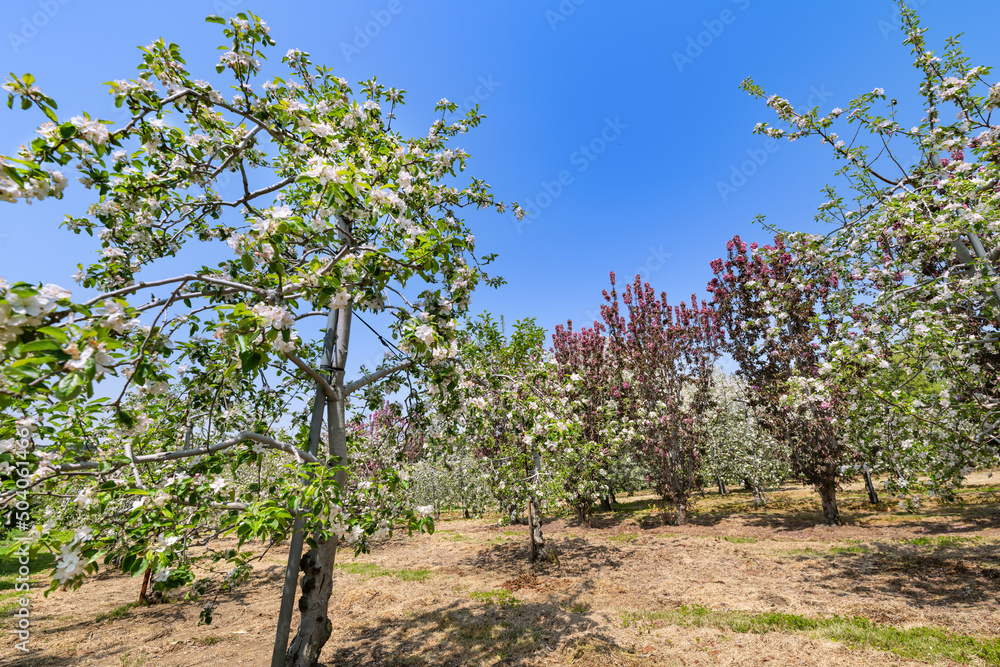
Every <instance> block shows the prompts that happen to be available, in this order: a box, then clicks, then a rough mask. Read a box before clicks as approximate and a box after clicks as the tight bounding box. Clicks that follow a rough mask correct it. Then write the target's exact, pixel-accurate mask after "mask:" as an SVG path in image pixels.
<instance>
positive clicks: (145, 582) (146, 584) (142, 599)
mask: <svg viewBox="0 0 1000 667" xmlns="http://www.w3.org/2000/svg"><path fill="white" fill-rule="evenodd" d="M152 573H153V568H151V567H147V568H146V573H145V574H143V575H142V590H140V591H139V604H145V602H146V590H147V589H148V588H149V575H150V574H152Z"/></svg>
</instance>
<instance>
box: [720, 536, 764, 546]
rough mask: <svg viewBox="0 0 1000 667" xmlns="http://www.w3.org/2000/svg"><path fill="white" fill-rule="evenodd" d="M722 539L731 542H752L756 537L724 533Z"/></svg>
mask: <svg viewBox="0 0 1000 667" xmlns="http://www.w3.org/2000/svg"><path fill="white" fill-rule="evenodd" d="M722 539H724V540H725V541H726V542H732V543H733V544H753V543H754V542H756V541H757V538H756V537H740V536H738V535H724V536H723V537H722Z"/></svg>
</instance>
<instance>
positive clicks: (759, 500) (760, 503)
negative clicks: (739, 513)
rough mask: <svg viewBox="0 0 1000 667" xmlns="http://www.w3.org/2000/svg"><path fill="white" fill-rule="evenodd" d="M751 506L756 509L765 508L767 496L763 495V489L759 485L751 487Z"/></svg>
mask: <svg viewBox="0 0 1000 667" xmlns="http://www.w3.org/2000/svg"><path fill="white" fill-rule="evenodd" d="M753 504H754V505H755V506H757V507H766V506H767V496H765V495H764V487H763V486H761V485H760V484H754V486H753Z"/></svg>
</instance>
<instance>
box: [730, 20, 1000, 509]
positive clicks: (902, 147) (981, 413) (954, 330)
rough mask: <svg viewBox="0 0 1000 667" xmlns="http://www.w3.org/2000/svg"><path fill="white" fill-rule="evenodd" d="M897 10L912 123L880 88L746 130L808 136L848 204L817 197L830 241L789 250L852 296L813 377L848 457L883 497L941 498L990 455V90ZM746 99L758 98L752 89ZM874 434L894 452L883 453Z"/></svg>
mask: <svg viewBox="0 0 1000 667" xmlns="http://www.w3.org/2000/svg"><path fill="white" fill-rule="evenodd" d="M899 4H900V15H901V17H902V30H903V34H902V36H903V43H904V44H906V45H909V47H910V49H911V52H912V57H913V66H914V67H915V69H916V70H917V73H918V74H919V77H920V81H921V82H920V87H919V91H918V94H919V98H918V99H919V104H920V106H922V117H921V114H920V113H917V110H916V109H915V108H911V105H909V104H906V99H905V98H903V97H902V95H900V96H899V97H892V96H889V95H887V94H886V92H885V91H884V90H883V89H881V88H878V89H875V90H874V91H872V92H869V93H865V94H863V95H860V96H859V97H857V98H856V99H854V100H852V101H851V102H850V103H849V105H848V106H847V108H846V109H840V108H836V109H833V110H832V111H830V112H826V113H824V112H822V111H821V110H820V109H819V108H814V109H811V110H802V109H795V108H794V107H793V106H792V105H791V104H790V103H789V102H788V101H787V100H785V99H783V98H781V97H779V96H776V95H772V96H769V97H767V104H768V106H770V107H771V108H772V109H773V110H774V111H775V112H776V113H777V116H778V119H779V121H780V122H781V125H783V127H772V126H771V125H770V124H768V123H760V124H758V126H757V128H756V130H755V131H756V132H758V133H762V134H767V135H768V136H771V137H787V138H788V139H789V140H797V139H801V138H804V137H815V138H817V139H818V140H820V141H821V142H822V143H823V144H826V145H828V146H829V147H830V150H831V151H832V154H833V156H834V158H835V159H836V160H837V161H838V162H839V164H840V166H839V168H838V170H837V172H836V175H837V176H842V177H844V178H845V180H846V181H847V182H848V184H849V187H850V193H849V194H847V193H844V194H841V193H840V192H839V191H838V190H837V189H836V188H834V187H832V186H831V187H828V188H826V192H825V194H826V199H827V201H826V202H825V203H824V204H823V205H822V206H821V207H820V210H819V213H818V215H817V219H818V220H820V221H822V222H825V223H828V224H829V225H830V226H831V229H830V231H829V233H828V234H826V235H825V236H818V235H811V234H797V235H791V234H790V235H788V238H789V241H790V242H791V241H792V240H793V238H794V242H795V243H797V244H801V248H802V251H803V252H805V253H807V254H808V255H809V256H811V257H815V258H817V261H819V262H822V263H824V264H826V265H828V266H830V267H832V270H833V271H835V272H836V274H837V275H838V276H839V277H840V278H841V280H842V281H843V285H842V287H841V291H844V292H845V293H847V294H849V295H851V298H850V299H847V300H843V301H841V306H840V307H838V309H837V312H836V313H834V314H833V317H834V318H836V319H838V320H840V321H848V320H850V325H851V328H850V332H849V334H850V335H844V336H841V337H840V338H839V340H838V341H837V342H836V343H834V344H833V346H832V348H831V349H830V354H829V355H828V358H827V360H826V363H825V364H822V365H821V367H820V373H821V375H822V377H823V382H824V383H825V384H827V385H829V386H831V387H833V386H838V387H839V388H840V395H841V396H842V397H843V398H842V400H845V401H846V403H845V409H844V414H845V415H846V419H851V420H854V422H855V423H853V424H846V425H847V426H850V428H851V430H852V431H853V432H854V433H855V434H856V436H857V437H858V438H859V439H860V444H861V445H862V446H864V447H866V448H867V449H868V450H870V451H874V450H876V449H879V448H880V447H881V452H882V455H884V456H888V457H889V458H890V459H892V461H893V468H894V469H895V474H894V475H893V483H894V484H895V483H897V482H898V483H900V484H902V485H904V486H905V485H906V484H907V483H910V485H911V488H913V487H916V486H918V485H922V484H923V483H922V482H920V481H919V478H920V477H921V476H923V475H926V477H927V479H928V480H929V483H928V486H929V487H930V489H931V490H932V491H935V492H940V493H945V494H948V493H950V490H951V489H953V488H954V486H955V485H957V484H959V483H960V482H961V480H962V479H963V477H964V475H965V474H966V473H967V472H968V471H969V470H970V469H971V468H972V467H975V466H978V465H988V464H990V463H991V462H992V463H993V464H995V463H996V460H997V458H996V457H997V454H998V447H997V443H998V437H997V434H998V431H1000V394H998V389H997V388H998V387H1000V352H998V350H1000V348H998V344H1000V340H998V336H997V331H998V326H1000V279H998V272H997V271H998V262H1000V215H998V213H997V204H998V197H1000V185H998V184H1000V144H998V139H1000V127H998V126H997V125H995V124H993V115H994V114H995V112H996V109H997V108H998V107H1000V84H998V83H996V82H995V81H991V77H990V75H991V69H990V68H989V67H983V66H973V65H972V64H971V63H970V62H969V60H968V58H966V57H965V56H964V54H963V53H962V50H961V48H960V45H959V42H958V40H957V38H950V39H949V40H948V41H947V43H946V45H945V49H944V50H943V51H942V52H941V54H940V55H935V53H934V52H933V51H932V50H931V49H930V47H929V45H928V43H927V40H926V38H925V32H926V30H925V29H924V28H921V27H920V23H919V19H918V17H917V14H916V13H915V12H914V11H913V10H912V9H910V8H909V7H907V6H906V4H905V3H904V2H902V1H900V3H899ZM744 88H745V89H746V90H747V91H748V92H750V93H751V94H752V95H754V96H759V97H764V91H763V89H762V88H760V87H759V86H757V85H756V84H754V83H753V82H752V81H750V80H747V81H746V82H744ZM900 100H903V101H902V102H901V101H900ZM915 101H916V100H915ZM916 106H917V105H916V104H913V105H912V107H916ZM910 117H912V120H910V119H909V118H910ZM852 126H853V127H852ZM842 134H843V136H841V135H842ZM869 144H870V145H869ZM903 370H905V371H906V373H905V374H901V372H900V371H903ZM916 384H920V385H922V388H921V389H920V390H914V385H916ZM871 404H877V405H878V406H879V408H878V409H872V408H871ZM886 423H891V424H892V425H893V430H894V434H893V437H892V438H891V441H890V442H889V443H888V445H889V447H891V448H892V449H893V451H892V452H888V450H887V449H886V448H885V447H884V446H883V445H884V444H885V442H884V441H885V440H886V438H885V424H886ZM866 441H867V443H866ZM893 443H895V444H893ZM916 453H919V454H916Z"/></svg>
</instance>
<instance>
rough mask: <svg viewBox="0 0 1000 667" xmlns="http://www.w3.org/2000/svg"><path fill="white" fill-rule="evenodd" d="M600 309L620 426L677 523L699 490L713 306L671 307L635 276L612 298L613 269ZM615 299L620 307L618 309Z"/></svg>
mask: <svg viewBox="0 0 1000 667" xmlns="http://www.w3.org/2000/svg"><path fill="white" fill-rule="evenodd" d="M604 298H605V301H606V302H607V303H606V304H604V305H602V306H601V313H602V316H603V318H604V323H605V326H606V327H607V331H608V347H609V349H610V353H611V355H612V357H613V358H614V364H615V366H616V367H617V369H618V371H617V372H618V373H619V377H621V381H620V385H619V386H620V387H621V388H622V389H624V390H626V392H627V398H626V401H625V403H626V405H627V407H626V408H625V409H624V410H622V412H621V414H622V415H623V419H622V423H621V425H620V428H621V429H622V432H624V433H625V434H626V436H627V438H628V440H629V444H630V445H631V446H632V447H633V448H634V449H635V451H637V452H638V453H639V454H640V456H641V457H642V460H643V462H644V464H645V466H646V467H647V470H648V475H649V477H648V481H649V483H650V484H651V485H652V486H653V488H654V489H656V491H657V493H659V494H660V495H661V496H662V497H663V498H664V499H665V500H667V501H669V502H671V503H673V504H674V506H675V509H676V521H677V523H678V524H683V523H686V522H687V510H688V507H689V505H690V504H691V502H692V499H693V496H694V494H695V493H696V492H697V491H698V490H699V489H700V488H701V485H702V478H701V465H702V450H703V447H704V445H705V442H706V439H707V437H708V430H707V427H708V423H709V420H710V419H711V415H710V411H709V410H708V406H709V400H710V389H711V382H712V371H713V368H714V365H715V362H716V360H717V359H718V357H719V344H720V342H721V330H720V328H719V326H718V321H717V314H716V312H715V310H714V309H713V308H712V307H711V306H710V305H708V304H707V303H706V302H705V301H704V300H703V301H702V302H701V305H698V301H697V298H696V297H695V296H694V295H692V296H691V304H690V305H688V304H687V303H685V302H683V301H682V302H681V303H680V305H678V306H672V305H670V303H669V302H668V301H667V295H666V293H661V294H660V296H659V297H657V296H656V293H655V292H654V291H653V288H652V287H650V286H649V283H645V284H643V283H642V282H641V281H640V279H639V277H638V276H636V279H635V282H634V283H633V284H631V285H626V286H625V290H624V291H623V292H622V294H621V297H620V302H619V295H618V292H617V290H616V289H615V274H614V273H612V274H611V292H610V293H609V292H608V291H606V290H605V292H604ZM620 304H624V306H625V312H624V313H623V312H622V308H621V305H620Z"/></svg>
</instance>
